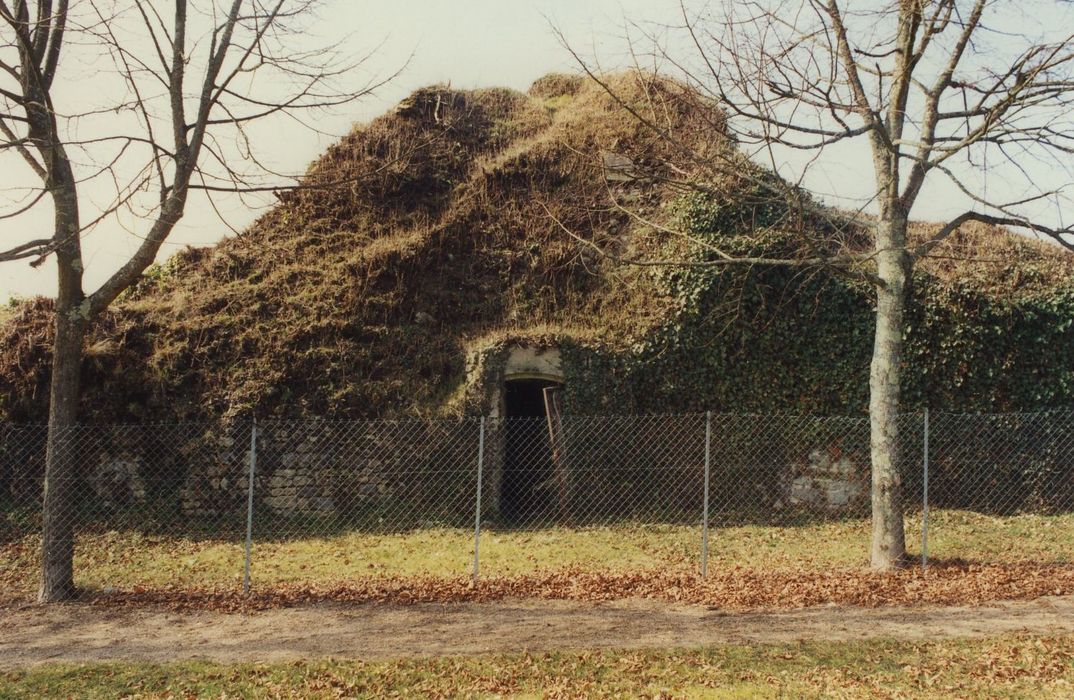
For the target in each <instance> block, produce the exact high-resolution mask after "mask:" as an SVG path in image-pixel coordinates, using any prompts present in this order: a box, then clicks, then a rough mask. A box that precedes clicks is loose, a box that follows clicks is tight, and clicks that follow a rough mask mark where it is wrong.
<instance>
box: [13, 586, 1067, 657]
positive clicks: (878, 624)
mask: <svg viewBox="0 0 1074 700" xmlns="http://www.w3.org/2000/svg"><path fill="white" fill-rule="evenodd" d="M3 618H4V619H3V620H2V621H0V668H5V669H10V668H16V667H21V666H28V665H34V664H40V663H46V662H58V661H63V662H94V661H133V660H142V661H154V662H168V661H177V660H182V659H210V660H214V661H222V662H230V661H282V660H290V659H307V658H317V657H328V656H331V657H343V658H360V659H385V658H395V657H412V656H436V655H446V654H475V653H483V652H500V651H503V652H506V651H522V650H530V651H539V650H545V649H570V648H600V647H616V648H642V647H677V646H701V645H708V644H721V643H746V642H770V643H775V642H789V641H795V640H799V639H828V640H853V639H863V638H869V637H890V638H897V639H926V638H928V639H932V638H936V637H942V636H982V635H993V634H1003V633H1008V632H1019V631H1027V632H1034V633H1074V596H1065V597H1053V598H1041V599H1038V600H1034V601H1028V602H1009V603H997V604H995V605H993V606H987V607H974V608H964V607H920V608H876V609H866V608H840V607H824V608H812V609H807V610H799V611H789V612H772V613H730V614H729V613H721V612H717V611H712V610H709V609H707V608H704V607H701V606H686V605H673V604H668V603H663V602H657V601H647V600H628V601H617V602H613V603H602V604H593V603H579V602H573V601H537V600H506V601H499V602H495V603H458V604H447V605H445V604H420V605H409V606H396V605H375V604H369V605H342V604H319V605H311V606H307V607H299V608H285V609H278V610H268V611H264V612H258V613H254V614H248V615H239V614H222V613H211V612H198V613H185V614H180V613H173V612H163V611H155V610H144V609H143V610H138V609H129V608H128V609H122V608H118V609H108V608H100V607H94V606H89V605H79V604H73V605H67V606H61V607H54V608H47V609H46V608H34V607H30V608H24V609H22V610H7V611H4V614H3Z"/></svg>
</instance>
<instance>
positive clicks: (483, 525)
mask: <svg viewBox="0 0 1074 700" xmlns="http://www.w3.org/2000/svg"><path fill="white" fill-rule="evenodd" d="M928 420H929V423H928V442H927V444H928V449H927V451H926V449H925V445H926V440H925V430H926V420H925V415H923V414H920V413H919V414H907V415H903V416H901V417H900V419H899V431H898V432H899V441H898V444H899V446H900V449H899V461H898V471H899V474H900V478H901V496H900V498H901V504H902V507H903V509H904V512H905V514H906V532H907V540H908V549H909V550H910V551H911V552H912V553H914V554H915V555H917V554H919V553H920V550H921V549H922V548H923V547H924V546H925V542H924V538H925V534H926V533H925V529H924V528H923V524H924V520H925V513H926V512H927V513H928V529H927V533H928V544H927V546H928V551H929V554H930V555H932V556H936V557H939V558H951V559H954V558H961V559H970V560H974V559H997V558H999V559H1003V558H1019V557H1020V558H1025V559H1033V560H1036V561H1042V560H1043V561H1053V562H1056V563H1070V562H1071V560H1072V559H1074V412H1072V411H1052V412H1042V413H1020V414H995V415H973V414H956V413H936V412H934V413H933V414H932V415H931V416H929V419H928ZM49 440H50V437H49V434H48V430H47V427H46V426H37V425H11V424H7V425H0V513H2V519H0V570H2V569H7V570H9V571H11V570H15V569H18V568H19V567H20V566H24V567H25V566H26V565H27V562H30V561H31V560H32V559H33V557H34V556H35V555H34V552H35V551H36V550H37V549H39V548H40V544H39V542H40V532H41V528H42V523H43V518H42V502H43V494H44V471H45V463H46V453H47V450H48V449H49ZM480 445H483V448H479V446H480ZM51 449H53V450H54V453H55V454H56V455H57V458H58V459H61V460H66V461H67V463H68V464H69V466H70V468H69V470H68V473H69V474H70V476H69V477H68V478H67V479H66V480H64V481H54V482H53V483H52V484H50V486H49V489H50V493H51V497H52V498H54V499H57V500H56V503H59V504H60V505H61V506H62V508H61V509H60V510H59V512H57V513H54V516H55V517H56V518H57V522H61V523H62V524H64V525H66V526H69V527H70V529H71V531H72V532H73V533H75V541H76V545H75V546H76V557H78V559H76V561H78V562H80V564H81V565H80V566H79V567H78V568H77V570H78V571H79V572H80V573H79V575H80V576H83V581H84V582H88V583H90V584H96V585H102V586H107V585H111V583H112V582H114V581H119V582H121V583H122V582H123V581H129V580H149V581H154V580H156V581H169V582H175V581H180V582H189V583H191V585H195V584H197V585H231V584H233V583H235V582H236V581H237V580H240V579H241V578H242V576H243V563H244V561H243V560H244V554H245V551H244V550H245V548H244V545H245V544H246V539H247V536H248V530H247V528H248V527H249V537H250V540H251V543H252V547H250V549H249V555H248V556H249V564H250V572H251V576H252V580H253V583H254V585H255V586H256V585H261V584H264V585H270V584H272V583H274V582H280V581H286V580H296V579H310V578H312V579H323V580H338V579H345V578H348V577H354V576H364V575H369V574H395V575H410V574H414V575H465V574H468V573H469V572H470V570H471V569H470V567H471V565H472V563H471V562H472V558H473V556H474V550H475V547H476V544H477V542H480V546H481V571H482V573H491V574H496V573H517V572H525V571H528V570H534V569H540V568H549V567H552V568H555V567H560V566H562V567H569V566H591V567H605V566H609V567H620V568H621V567H631V566H634V567H654V566H690V567H692V568H694V569H695V570H700V569H701V568H702V564H701V562H702V561H703V560H705V561H706V563H707V564H708V566H726V565H756V566H778V565H794V564H799V565H803V566H831V565H840V564H844V565H848V566H853V565H862V564H864V563H865V562H866V561H867V552H868V535H869V520H868V519H869V513H870V466H869V465H870V458H869V453H870V431H869V422H868V419H867V418H866V417H863V416H862V417H817V416H764V415H729V414H711V415H709V414H690V415H659V416H556V417H555V419H554V420H549V419H547V418H507V419H505V418H489V419H486V420H484V421H482V420H479V419H457V420H446V419H438V420H432V419H428V420H426V419H422V420H419V419H413V420H398V421H383V420H380V421H261V422H258V423H256V424H255V423H252V422H248V421H230V422H216V423H211V424H193V423H190V424H169V425H79V426H73V427H70V428H66V429H63V430H59V431H54V432H53V434H52V436H51ZM926 465H927V467H928V468H927V472H926ZM479 469H480V472H481V473H480V474H479ZM251 483H252V484H253V497H252V498H251V497H250V491H249V485H250V484H251ZM479 483H480V485H481V494H480V499H479V498H478V484H479ZM926 484H927V487H926ZM479 503H480V508H479V507H478V504H479ZM926 503H927V506H928V508H927V511H926V509H925V505H926ZM475 527H476V528H478V529H479V531H480V535H479V538H480V539H477V540H476V541H475V534H476V533H475ZM706 527H707V529H706V530H705V531H704V532H702V529H703V528H706ZM706 547H707V551H704V550H705V548H706ZM710 557H711V563H709V558H710ZM102 560H103V563H102ZM95 567H96V568H95ZM124 567H127V569H129V571H127V572H126V573H124ZM125 576H126V578H124V577H125ZM139 577H141V579H139Z"/></svg>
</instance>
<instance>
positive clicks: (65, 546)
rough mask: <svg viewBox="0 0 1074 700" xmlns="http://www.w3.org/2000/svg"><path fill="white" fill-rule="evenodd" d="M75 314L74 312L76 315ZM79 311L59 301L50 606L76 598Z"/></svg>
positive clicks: (48, 523)
mask: <svg viewBox="0 0 1074 700" xmlns="http://www.w3.org/2000/svg"><path fill="white" fill-rule="evenodd" d="M72 312H73V313H72ZM77 313H78V311H77V309H72V308H71V306H70V305H67V304H61V303H59V302H57V305H56V319H55V320H56V341H55V344H54V345H53V357H52V384H51V387H50V391H49V427H48V447H47V450H46V453H45V495H44V509H43V511H44V523H43V525H44V527H43V531H42V538H41V589H40V591H39V594H38V600H40V601H41V602H42V603H50V602H55V601H60V600H69V599H71V598H73V597H74V596H75V593H76V591H75V582H74V567H73V561H72V560H73V557H74V527H75V507H76V505H77V504H76V496H77V493H76V488H75V484H76V480H77V478H78V469H77V454H76V449H77V444H76V443H77V436H76V435H75V434H74V433H73V431H74V427H75V424H76V422H77V420H78V396H79V385H80V380H81V376H80V374H81V366H82V339H83V335H84V334H85V323H84V322H83V321H82V320H81V319H77V318H72V316H73V314H77Z"/></svg>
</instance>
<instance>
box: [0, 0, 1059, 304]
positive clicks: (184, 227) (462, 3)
mask: <svg viewBox="0 0 1074 700" xmlns="http://www.w3.org/2000/svg"><path fill="white" fill-rule="evenodd" d="M678 7H679V5H678V0H584V1H583V0H454V1H452V2H447V1H445V0H332V2H330V3H329V5H328V6H327V8H326V9H325V10H324V11H323V17H324V19H325V21H324V22H323V23H321V24H320V25H318V31H319V32H320V33H321V34H322V37H321V39H331V38H336V37H342V36H345V35H349V36H352V37H353V41H355V42H356V49H355V51H356V52H359V51H361V50H362V49H363V48H366V49H368V48H372V47H373V46H374V45H377V44H379V43H380V42H383V45H382V47H381V49H380V50H379V51H378V53H377V54H376V56H375V58H374V60H373V61H372V62H371V63H370V64H369V68H370V70H371V71H372V72H375V73H380V74H382V75H383V74H388V73H390V72H392V71H393V70H394V69H396V68H398V67H399V66H400V65H402V64H404V63H405V62H406V60H407V57H408V56H410V55H411V54H412V58H410V61H409V64H408V65H407V66H406V68H405V69H404V71H403V73H402V74H401V75H400V76H399V77H398V78H397V79H396V80H394V81H393V82H391V83H390V84H388V85H387V86H385V87H383V88H382V89H380V90H379V91H378V92H377V93H376V94H375V95H372V96H369V97H367V98H366V99H364V100H363V101H362V102H361V103H359V104H357V105H352V106H351V107H350V108H349V109H347V110H346V111H345V112H344V113H338V114H336V115H334V116H331V117H329V118H327V119H323V120H321V121H320V123H319V126H320V127H321V128H322V129H324V130H326V131H328V132H330V133H332V134H335V135H339V134H342V133H344V132H346V131H347V130H348V129H349V127H350V126H351V124H352V123H354V122H361V121H366V120H368V119H370V118H371V117H374V116H376V115H378V114H380V113H382V112H384V111H386V110H388V109H390V108H391V106H392V105H394V104H395V103H396V102H398V101H399V100H400V99H401V98H402V97H404V96H405V95H406V94H408V93H409V92H411V91H412V90H413V89H415V88H417V87H420V86H423V85H428V84H432V83H438V82H450V83H451V84H452V85H454V86H457V87H463V88H467V87H478V86H492V85H498V86H506V87H511V88H517V89H525V88H526V87H528V86H529V84H530V83H531V82H533V80H535V79H536V78H538V77H540V76H542V75H544V74H546V73H549V72H552V71H573V70H576V69H577V67H576V64H575V63H574V62H573V60H572V59H571V57H570V55H569V54H568V53H567V52H566V51H564V49H563V48H562V47H561V45H560V44H559V41H558V39H557V38H556V37H555V36H554V34H553V32H552V30H551V28H550V26H549V21H552V22H554V23H555V25H556V26H558V27H560V28H561V29H562V30H563V31H564V32H565V33H566V34H567V36H568V39H569V41H570V42H571V44H572V46H575V47H578V48H579V49H580V50H581V51H582V52H583V53H585V54H586V55H589V56H594V55H595V56H599V58H600V61H601V64H602V67H603V68H614V67H617V66H623V65H627V64H629V58H628V56H627V53H626V41H625V40H624V38H623V37H624V30H623V25H624V21H625V18H630V20H632V21H636V22H642V23H645V22H661V21H666V22H674V21H676V19H677V15H678V12H679V9H678ZM1064 17H1065V18H1066V19H1069V13H1067V14H1066V15H1064ZM1038 19H1039V17H1038ZM61 68H62V70H61V76H60V78H59V80H60V81H61V82H62V81H67V83H66V84H65V85H64V86H63V88H64V89H63V91H62V92H61V98H62V99H64V100H68V101H70V103H71V111H80V110H81V109H83V108H85V107H87V106H91V105H94V104H98V103H99V102H100V100H101V99H102V98H101V97H100V96H99V93H98V91H97V90H96V89H95V87H94V80H93V74H92V67H90V68H89V69H87V67H86V66H73V67H71V68H70V69H69V68H68V66H67V65H63V66H62V67H61ZM87 71H90V72H87ZM62 108H63V106H62V105H61V109H62ZM267 136H268V137H269V139H270V141H271V146H272V150H271V156H272V158H273V159H274V161H275V165H276V166H277V167H278V168H280V169H282V170H284V171H287V172H300V171H301V170H303V169H304V168H305V166H306V164H307V163H309V162H310V161H311V160H313V159H314V158H316V156H317V155H318V154H319V153H320V152H321V151H322V150H323V149H324V148H325V147H326V146H327V145H328V144H329V143H330V142H331V140H332V139H330V138H327V137H323V136H318V135H315V134H312V133H310V132H308V131H303V130H302V129H301V128H299V127H297V126H295V127H293V128H292V127H289V126H287V125H286V124H281V125H279V127H278V131H277V133H276V134H270V135H267ZM866 158H867V156H866V154H864V153H860V152H854V151H843V152H837V153H836V154H835V158H834V159H832V158H830V159H829V161H828V162H827V163H826V164H825V165H824V167H823V168H820V169H818V170H816V171H815V173H814V175H813V176H812V179H811V180H810V181H809V182H807V184H809V185H810V186H811V187H812V188H813V189H815V190H817V191H820V192H821V193H822V194H824V195H826V196H827V198H828V199H829V201H832V203H834V204H840V203H845V202H840V201H838V199H837V198H838V197H843V196H845V197H847V198H849V199H853V198H854V197H856V196H860V194H861V192H862V190H861V188H862V184H863V183H866V184H867V183H868V181H869V180H870V179H871V172H870V170H869V166H868V161H867V159H866ZM0 164H2V166H0V167H3V170H0V185H3V184H5V182H6V183H10V182H12V181H15V180H14V178H18V177H22V176H24V173H16V172H15V170H14V168H13V167H12V166H13V162H12V161H11V160H0ZM952 206H953V204H952V198H951V193H950V192H945V191H944V190H943V189H942V188H941V189H937V190H936V191H935V192H931V193H929V194H928V195H926V196H925V197H924V199H923V201H922V202H921V203H920V207H919V208H918V209H917V210H915V212H914V213H915V215H916V216H917V217H918V218H938V217H941V216H943V215H944V214H948V213H950V211H951V207H952ZM225 210H226V215H227V217H228V219H229V221H230V222H231V223H232V224H233V225H236V226H238V227H240V228H241V227H242V226H244V225H246V224H247V223H249V222H250V221H251V220H252V219H253V218H254V217H255V216H257V214H258V213H260V212H259V211H257V210H253V209H250V208H248V207H246V206H244V205H243V204H241V203H240V202H238V201H231V202H226V203H225ZM47 224H48V217H47V216H46V217H43V218H41V217H39V218H38V219H36V220H35V219H26V220H20V221H19V222H18V224H17V228H16V225H13V224H12V223H11V222H7V221H2V222H0V241H2V242H3V243H9V242H12V241H15V242H17V241H18V240H25V239H27V238H30V237H34V238H37V237H47V236H48V235H51V234H50V232H49V231H48V230H47V228H48V226H47ZM35 225H36V226H38V227H40V228H41V229H42V230H37V231H33V230H28V229H29V228H32V227H33V226H35ZM227 233H228V228H227V227H226V226H225V225H223V224H222V223H221V222H220V221H219V220H217V219H216V217H215V215H214V214H212V212H211V210H210V209H209V208H208V207H206V206H205V205H204V203H203V202H201V203H199V202H197V201H193V202H192V204H191V206H189V207H188V211H187V215H186V217H185V219H184V220H183V221H182V222H181V224H180V225H179V227H178V228H177V230H176V231H175V232H174V233H173V235H172V237H171V239H170V240H169V241H168V243H166V244H165V246H164V249H163V250H162V253H161V257H166V256H167V255H169V254H171V253H173V252H174V251H176V250H178V249H180V248H182V247H183V246H186V245H206V244H211V243H213V242H215V241H217V240H219V239H220V237H221V236H224V235H226V234H227ZM137 243H138V239H137V238H136V237H134V236H133V235H131V234H130V233H128V232H126V231H124V230H123V229H122V227H120V226H118V225H117V226H112V227H104V228H100V229H97V230H95V231H93V233H92V234H90V235H89V236H88V237H87V240H86V242H85V251H86V262H87V274H86V288H87V291H92V289H94V288H95V286H96V284H98V283H99V282H100V281H101V280H103V279H104V278H105V277H106V276H107V275H108V274H110V273H111V272H112V271H113V270H114V269H115V268H116V267H118V266H119V265H120V264H121V263H122V262H123V261H124V260H125V259H126V257H127V256H128V255H129V253H130V251H131V250H132V249H133V248H134V246H135V245H136V244H137ZM54 289H55V273H54V271H53V269H52V268H51V266H50V265H48V264H46V265H43V266H42V267H41V268H40V269H37V270H35V269H31V268H30V267H29V266H28V265H27V264H26V263H25V262H17V263H6V264H2V265H0V299H4V298H7V297H9V296H12V295H14V296H28V295H33V294H52V293H53V291H54Z"/></svg>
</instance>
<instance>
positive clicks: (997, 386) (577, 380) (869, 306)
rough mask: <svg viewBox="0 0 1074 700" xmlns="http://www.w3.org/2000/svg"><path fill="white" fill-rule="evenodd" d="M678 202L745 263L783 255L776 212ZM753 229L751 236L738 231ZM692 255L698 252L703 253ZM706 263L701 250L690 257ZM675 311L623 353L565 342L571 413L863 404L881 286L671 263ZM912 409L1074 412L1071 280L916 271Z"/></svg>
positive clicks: (821, 274)
mask: <svg viewBox="0 0 1074 700" xmlns="http://www.w3.org/2000/svg"><path fill="white" fill-rule="evenodd" d="M739 201H740V202H746V204H738V205H736V206H734V207H730V206H725V205H721V204H720V203H719V202H714V201H712V200H711V199H709V198H706V197H704V196H692V197H689V198H687V199H685V200H684V201H683V203H682V211H681V215H680V217H679V218H680V222H681V225H682V226H683V228H685V229H686V230H687V231H688V232H690V233H691V234H692V235H694V236H697V237H698V238H701V239H703V240H706V241H708V242H712V243H714V244H719V246H720V247H721V248H722V249H724V250H732V251H734V252H736V253H739V254H747V253H748V254H759V253H765V254H769V255H771V254H776V255H779V254H788V253H791V252H793V250H792V249H794V248H795V246H796V245H798V243H796V242H795V239H794V237H792V236H790V235H788V234H785V233H780V232H779V231H778V230H776V229H775V227H774V226H773V224H774V222H776V221H778V220H781V219H782V217H784V216H785V212H784V211H781V210H780V209H779V208H778V207H773V206H772V205H771V204H770V203H760V204H757V203H755V204H753V205H751V204H749V201H750V200H749V198H743V199H741V200H739ZM747 227H752V230H753V231H754V233H751V234H750V235H748V236H747V235H744V233H743V231H744V230H746V229H747ZM695 248H696V246H695ZM706 256H711V253H710V252H707V251H704V250H703V249H702V250H700V251H698V250H695V251H694V252H693V259H696V260H704V259H706ZM654 274H656V275H657V276H658V277H659V278H660V281H661V283H662V285H663V286H664V287H665V288H666V289H667V291H668V292H669V293H670V294H671V295H672V296H673V298H674V299H675V302H676V303H675V307H676V309H677V311H676V313H675V314H674V315H673V316H672V317H671V318H669V319H668V321H667V322H666V323H665V324H663V325H662V326H660V327H658V328H657V329H656V330H655V331H653V332H651V333H649V334H648V335H647V336H646V337H645V338H644V339H643V340H642V341H641V342H639V343H636V344H635V345H634V346H633V347H631V348H630V349H628V350H626V351H619V352H615V351H610V350H609V349H607V348H604V347H600V346H599V345H596V344H588V345H581V344H574V345H571V344H568V345H567V347H565V348H564V362H565V367H566V371H567V374H568V375H569V377H570V380H569V381H568V386H567V397H566V398H567V405H568V406H569V410H571V411H572V412H578V413H590V412H602V411H603V412H606V411H616V412H642V413H644V412H672V411H700V410H714V411H726V412H764V413H781V412H783V413H818V414H846V413H857V412H863V411H866V410H867V408H868V384H869V382H868V377H869V361H870V356H871V352H872V338H873V290H872V288H871V286H870V284H869V283H868V282H865V281H860V280H858V279H854V278H848V277H844V276H837V275H836V274H835V273H833V272H831V271H824V270H816V269H813V270H808V269H799V268H792V267H771V266H754V267H740V266H734V267H667V268H657V272H655V273H654ZM903 376H904V387H903V391H904V394H903V396H904V402H905V403H904V405H905V406H906V408H907V409H908V410H913V409H915V408H920V407H923V406H926V405H927V406H930V407H934V408H943V409H946V410H959V411H1018V410H1036V409H1043V408H1050V407H1057V406H1069V405H1071V404H1074V280H1072V281H1071V282H1070V283H1065V284H1062V285H1059V286H1054V285H1053V286H1050V287H1049V288H1047V290H1046V291H1041V290H1036V291H1033V292H1032V293H1024V292H1022V293H1019V294H1017V295H1014V294H1003V293H997V292H996V291H995V290H994V289H989V290H982V289H979V288H977V287H975V286H974V285H973V284H972V283H970V282H967V281H966V280H962V279H958V278H954V279H952V280H945V279H942V278H940V277H938V276H936V275H933V274H931V273H929V272H927V271H923V270H921V269H918V270H917V271H915V275H914V279H913V287H912V292H911V301H910V306H909V310H908V314H907V319H906V351H905V356H904V374H903Z"/></svg>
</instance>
